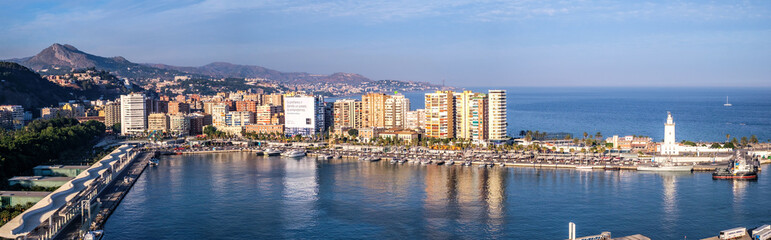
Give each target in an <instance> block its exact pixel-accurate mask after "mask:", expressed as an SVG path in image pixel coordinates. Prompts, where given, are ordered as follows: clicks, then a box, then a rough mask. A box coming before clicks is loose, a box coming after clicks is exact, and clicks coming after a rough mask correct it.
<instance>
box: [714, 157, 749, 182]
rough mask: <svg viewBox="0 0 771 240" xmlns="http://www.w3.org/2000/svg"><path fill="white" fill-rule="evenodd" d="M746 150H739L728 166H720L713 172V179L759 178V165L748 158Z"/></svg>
mask: <svg viewBox="0 0 771 240" xmlns="http://www.w3.org/2000/svg"><path fill="white" fill-rule="evenodd" d="M745 154H746V153H744V152H737V153H736V155H735V159H734V160H733V161H731V162H730V163H729V164H728V167H725V168H718V169H716V170H715V172H713V173H712V179H745V180H753V179H758V165H757V164H755V161H751V160H748V159H747V157H746V156H745Z"/></svg>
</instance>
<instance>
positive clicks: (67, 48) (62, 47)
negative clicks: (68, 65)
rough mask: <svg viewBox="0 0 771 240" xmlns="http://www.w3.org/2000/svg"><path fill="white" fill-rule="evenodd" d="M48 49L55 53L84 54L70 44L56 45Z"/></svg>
mask: <svg viewBox="0 0 771 240" xmlns="http://www.w3.org/2000/svg"><path fill="white" fill-rule="evenodd" d="M46 49H52V50H54V51H71V52H80V53H82V52H81V51H80V50H78V48H76V47H75V46H72V45H69V44H60V43H54V44H53V45H51V46H50V47H48V48H46ZM46 49H43V51H45V50H46Z"/></svg>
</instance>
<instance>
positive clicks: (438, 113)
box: [424, 91, 455, 138]
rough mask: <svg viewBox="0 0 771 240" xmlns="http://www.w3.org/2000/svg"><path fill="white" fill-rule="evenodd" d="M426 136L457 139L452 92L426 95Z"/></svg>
mask: <svg viewBox="0 0 771 240" xmlns="http://www.w3.org/2000/svg"><path fill="white" fill-rule="evenodd" d="M425 107H426V120H425V123H424V129H425V135H426V137H429V138H455V101H454V93H453V92H452V91H436V92H435V93H426V97H425Z"/></svg>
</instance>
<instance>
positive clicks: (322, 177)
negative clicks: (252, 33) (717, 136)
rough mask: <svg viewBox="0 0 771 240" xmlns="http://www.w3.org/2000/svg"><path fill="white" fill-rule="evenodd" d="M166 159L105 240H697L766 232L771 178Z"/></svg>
mask: <svg viewBox="0 0 771 240" xmlns="http://www.w3.org/2000/svg"><path fill="white" fill-rule="evenodd" d="M769 175H770V174H769V173H768V171H763V172H761V173H760V178H759V180H757V181H732V180H712V179H711V175H710V173H698V172H697V173H644V172H636V171H601V170H594V171H592V170H575V169H534V168H513V167H509V168H501V167H498V166H496V167H494V168H489V169H485V168H477V167H476V166H473V167H463V166H458V165H455V166H436V165H428V166H421V165H412V164H403V165H399V164H396V165H393V164H390V163H389V162H388V161H380V162H361V161H356V160H339V159H334V160H329V161H323V162H322V161H316V160H313V159H311V158H302V159H288V158H281V157H262V156H257V155H255V154H252V153H220V154H198V155H175V156H165V157H163V158H162V159H161V161H160V164H159V165H158V166H155V167H149V168H148V169H147V170H146V171H145V173H144V174H143V175H142V176H141V177H140V178H139V180H138V181H137V183H136V185H134V188H133V189H132V190H131V191H130V192H129V193H128V195H127V196H126V198H125V199H124V200H123V202H122V203H121V204H120V206H118V208H117V209H116V211H115V212H114V214H113V215H112V216H111V217H110V219H109V220H108V221H107V223H106V225H105V228H104V230H105V232H106V234H105V239H107V240H120V239H486V238H499V239H565V238H567V232H568V222H575V223H576V224H577V233H578V235H579V236H584V235H593V234H599V233H600V232H602V231H610V232H612V234H613V236H617V237H618V236H625V235H632V234H637V233H640V234H644V235H646V236H648V237H651V238H652V239H683V238H684V237H687V239H699V238H703V237H709V236H714V235H717V233H718V232H719V231H721V230H724V229H729V228H733V227H737V226H744V227H755V226H759V225H762V224H768V223H771V205H770V204H768V201H769V196H771V176H769Z"/></svg>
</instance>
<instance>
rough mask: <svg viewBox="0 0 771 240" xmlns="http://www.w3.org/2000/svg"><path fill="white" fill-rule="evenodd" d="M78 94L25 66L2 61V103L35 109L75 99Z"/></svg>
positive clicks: (0, 71)
mask: <svg viewBox="0 0 771 240" xmlns="http://www.w3.org/2000/svg"><path fill="white" fill-rule="evenodd" d="M76 95H77V94H75V92H74V91H72V90H68V89H66V88H63V87H60V86H59V85H56V84H54V83H52V82H49V81H48V80H45V79H43V78H41V77H40V75H38V74H37V73H35V72H33V71H31V70H30V69H28V68H26V67H24V66H21V65H19V64H16V63H11V62H0V105H5V104H11V105H22V106H24V108H25V109H33V108H38V107H46V106H52V105H56V104H57V103H59V102H61V101H66V100H70V99H74V98H75V96H76Z"/></svg>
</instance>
